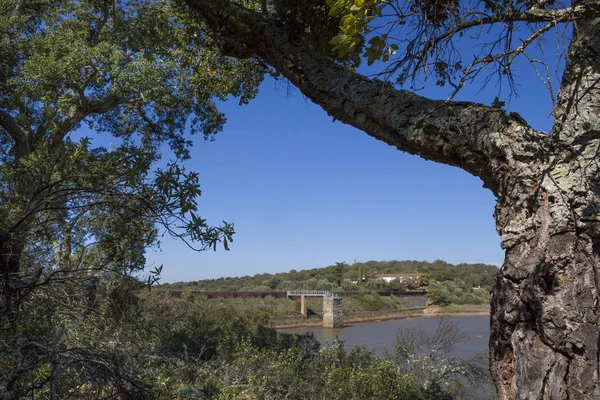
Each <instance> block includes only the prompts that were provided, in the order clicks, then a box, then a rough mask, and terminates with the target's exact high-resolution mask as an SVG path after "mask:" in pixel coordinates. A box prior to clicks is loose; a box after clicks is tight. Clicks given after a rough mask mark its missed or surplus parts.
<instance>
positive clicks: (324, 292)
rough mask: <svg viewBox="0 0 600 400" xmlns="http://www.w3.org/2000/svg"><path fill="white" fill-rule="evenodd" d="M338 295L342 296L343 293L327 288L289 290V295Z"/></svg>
mask: <svg viewBox="0 0 600 400" xmlns="http://www.w3.org/2000/svg"><path fill="white" fill-rule="evenodd" d="M298 296H305V297H336V298H338V297H339V298H341V297H342V294H341V293H339V292H329V291H327V290H288V291H287V297H298Z"/></svg>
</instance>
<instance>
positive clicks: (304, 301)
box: [300, 296, 308, 318]
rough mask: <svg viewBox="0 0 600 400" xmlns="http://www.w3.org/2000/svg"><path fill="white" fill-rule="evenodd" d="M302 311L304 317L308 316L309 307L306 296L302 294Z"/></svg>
mask: <svg viewBox="0 0 600 400" xmlns="http://www.w3.org/2000/svg"><path fill="white" fill-rule="evenodd" d="M300 313H302V315H304V318H308V307H307V306H306V296H300Z"/></svg>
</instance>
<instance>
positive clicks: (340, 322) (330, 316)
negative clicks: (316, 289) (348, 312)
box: [323, 293, 344, 328]
mask: <svg viewBox="0 0 600 400" xmlns="http://www.w3.org/2000/svg"><path fill="white" fill-rule="evenodd" d="M343 327H344V312H343V309H342V296H339V295H337V296H336V295H335V294H334V293H331V294H330V295H328V296H323V328H343Z"/></svg>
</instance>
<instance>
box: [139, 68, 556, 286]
mask: <svg viewBox="0 0 600 400" xmlns="http://www.w3.org/2000/svg"><path fill="white" fill-rule="evenodd" d="M517 67H518V68H517V73H518V74H519V75H520V78H521V83H522V85H523V86H522V88H521V90H520V97H519V98H513V99H512V100H511V101H510V103H508V104H507V108H508V109H509V110H515V111H518V112H519V113H520V114H521V115H522V116H523V117H525V118H526V119H527V120H528V121H529V123H530V124H531V125H532V126H534V127H535V128H537V129H541V130H546V131H548V130H549V128H550V126H551V122H552V121H551V119H550V117H549V114H550V111H551V103H550V98H549V95H548V93H547V92H544V89H543V87H542V86H541V84H539V82H538V81H537V78H536V77H535V75H534V73H533V71H532V70H531V69H530V68H528V67H527V68H525V66H517ZM420 94H422V95H426V96H429V97H435V98H443V97H444V96H445V95H446V92H443V91H440V89H438V88H432V89H428V90H425V91H422V92H420ZM496 94H497V88H496V87H493V86H491V87H489V88H488V90H487V91H486V92H483V93H482V92H479V86H475V87H472V88H469V89H467V90H465V91H463V92H462V93H461V95H460V99H462V100H472V101H477V102H481V103H485V104H491V102H492V101H493V98H494V96H495V95H496ZM505 94H506V93H505ZM222 109H223V110H224V111H225V113H226V115H227V118H228V122H227V124H226V126H225V129H224V131H223V132H221V133H219V134H218V135H217V136H216V141H214V142H206V141H204V140H203V139H202V138H196V140H195V145H194V149H193V151H192V160H191V161H190V162H188V164H187V165H188V167H190V168H192V169H194V170H196V171H198V172H199V173H200V176H201V183H202V190H203V194H202V197H201V199H200V207H201V213H200V214H201V215H202V216H203V217H205V218H207V219H208V221H209V222H211V223H213V224H218V223H220V221H221V220H226V221H228V222H233V223H235V228H236V232H237V234H236V235H235V237H234V242H233V244H232V245H231V250H230V251H224V250H222V249H220V250H218V251H217V252H213V251H207V252H203V253H195V252H193V251H191V250H189V249H188V248H187V247H186V246H185V245H184V244H182V243H176V242H174V241H171V240H168V239H167V238H164V243H163V245H162V251H160V252H153V251H150V252H149V253H148V254H147V256H148V262H149V264H151V265H160V264H164V269H163V274H162V281H163V282H175V281H191V280H198V279H206V278H216V277H222V276H242V275H254V274H256V273H262V272H269V273H274V272H281V271H289V270H291V269H297V270H300V269H306V268H315V267H324V266H327V265H330V264H333V263H334V262H336V261H345V262H347V263H352V262H354V260H356V261H368V260H392V259H397V260H406V259H408V260H428V261H433V260H435V259H442V260H445V261H448V262H451V263H461V262H468V263H474V262H483V263H490V264H495V265H498V266H500V265H501V264H502V260H503V251H502V250H501V248H500V238H499V236H498V234H497V233H496V230H495V226H494V220H493V212H494V205H495V199H494V196H493V195H492V193H491V192H490V191H489V190H487V189H484V188H482V186H481V184H482V183H481V181H480V180H479V179H478V178H475V177H473V176H471V175H469V174H467V173H466V172H463V171H462V170H460V169H458V168H454V167H448V166H444V165H441V164H436V163H433V162H429V161H425V160H423V159H421V158H419V157H416V156H411V155H408V154H404V153H402V152H400V151H398V150H397V149H395V148H392V147H390V146H388V145H386V144H385V143H382V142H379V141H376V140H375V139H372V138H370V137H368V136H367V135H366V134H364V133H363V132H361V131H358V130H356V129H354V128H352V127H349V126H347V125H343V124H341V123H339V122H335V123H334V122H332V120H331V118H330V117H328V116H327V114H326V113H325V112H324V111H323V110H321V109H320V108H319V107H318V106H315V105H314V104H312V103H310V101H308V100H306V99H305V98H304V97H303V96H302V95H301V94H300V93H299V92H298V91H297V90H295V89H293V90H292V93H291V95H290V94H288V91H287V90H286V86H285V83H281V82H277V83H276V82H274V81H273V80H271V79H268V80H266V81H265V82H264V83H263V85H262V87H261V90H260V93H259V95H258V97H257V98H256V99H255V100H254V101H252V102H251V103H250V105H247V106H243V107H240V106H238V105H237V103H236V102H235V101H231V102H227V103H225V104H223V107H222Z"/></svg>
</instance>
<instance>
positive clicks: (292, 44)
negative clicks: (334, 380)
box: [185, 0, 600, 400]
mask: <svg viewBox="0 0 600 400" xmlns="http://www.w3.org/2000/svg"><path fill="white" fill-rule="evenodd" d="M586 1H587V2H588V3H589V4H591V5H592V6H594V5H595V4H596V3H597V0H586ZM185 2H186V3H187V4H188V6H189V7H190V9H191V10H192V11H193V12H195V13H196V14H195V15H196V17H197V18H198V19H199V20H201V21H202V23H203V24H204V26H206V27H208V29H210V30H211V31H213V32H214V36H215V39H216V40H217V42H218V43H219V46H220V48H221V50H222V51H223V52H224V54H227V55H231V56H235V57H240V58H247V57H256V58H259V59H261V60H262V61H264V62H265V63H267V64H269V65H270V66H272V67H273V68H275V69H276V70H277V71H278V72H279V73H281V74H282V75H283V76H284V77H286V78H287V79H289V80H290V82H292V83H293V84H294V85H295V86H297V87H298V88H299V89H300V91H301V92H302V93H303V94H304V95H306V96H307V97H308V98H309V99H311V100H312V101H314V102H315V103H316V104H319V105H320V106H321V107H323V109H324V110H325V111H327V113H329V114H330V115H332V116H333V117H334V118H335V119H337V120H340V121H342V122H344V123H347V124H350V125H352V126H354V127H356V128H358V129H361V130H363V131H365V132H366V133H367V134H369V135H370V136H372V137H374V138H376V139H378V140H382V141H384V142H386V143H388V144H390V145H391V146H395V147H397V148H398V149H399V150H401V151H406V152H409V153H411V154H417V155H419V156H421V157H423V158H425V159H428V160H433V161H437V162H441V163H445V164H449V165H454V166H458V167H460V168H462V169H464V170H466V171H468V172H470V173H471V174H473V175H475V176H478V177H479V178H481V179H482V181H483V182H484V186H485V187H487V188H489V189H490V190H492V192H493V193H494V194H495V195H496V197H497V199H498V204H497V206H496V213H495V218H496V224H497V229H498V233H499V234H500V236H501V238H502V246H503V247H504V248H505V249H506V259H505V262H504V265H503V266H502V269H501V271H500V274H499V276H498V278H497V280H496V283H495V285H494V287H493V289H492V296H491V306H492V317H491V337H490V368H491V372H492V376H493V378H494V381H495V384H496V388H497V392H498V396H499V398H501V399H552V400H554V399H600V387H599V386H600V385H599V377H600V371H599V370H600V344H599V342H600V329H599V326H598V325H599V321H598V305H599V295H600V290H599V286H598V280H599V279H600V276H599V275H598V268H597V266H598V262H599V260H600V259H599V257H600V180H599V165H598V161H597V160H598V153H599V151H600V109H599V108H598V105H599V104H600V87H599V86H600V72H599V69H600V20H599V19H589V20H581V21H580V22H577V23H575V24H574V36H573V39H572V41H571V45H570V49H569V53H568V57H567V66H566V69H565V73H564V77H563V82H562V84H561V89H560V92H559V95H558V104H557V108H556V110H555V126H554V128H553V131H552V133H551V134H550V135H548V134H545V133H541V132H536V131H535V130H534V129H532V128H531V127H530V126H529V125H527V124H526V123H524V122H523V121H522V119H521V118H513V115H512V114H511V115H506V113H504V112H503V111H501V110H496V109H493V108H491V107H486V106H484V105H481V104H475V103H467V102H436V101H432V100H429V99H425V98H423V97H420V96H417V95H416V94H414V93H410V92H407V91H403V90H395V89H393V88H392V87H390V86H388V85H385V84H384V83H383V82H380V81H376V80H369V79H367V78H365V77H363V76H360V75H358V74H356V73H354V72H352V71H349V70H347V69H344V68H343V67H341V66H339V65H337V64H336V63H335V62H333V61H331V60H330V59H328V58H327V57H325V56H319V55H318V54H315V51H314V49H313V48H311V47H310V46H308V45H306V44H305V43H302V42H301V41H299V40H298V39H297V38H295V37H294V36H293V35H290V34H289V32H287V31H286V28H285V26H283V25H282V24H277V22H276V21H275V22H273V21H270V20H269V18H268V17H265V16H264V15H262V14H261V13H256V12H252V11H250V10H247V9H244V8H243V7H241V6H240V5H239V4H235V3H234V2H232V1H230V0H212V1H204V0H185ZM582 3H584V2H583V1H579V2H578V1H574V2H573V6H577V5H578V4H582Z"/></svg>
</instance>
